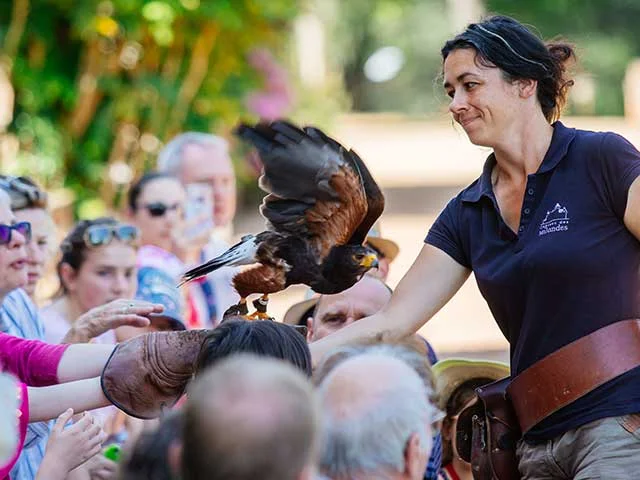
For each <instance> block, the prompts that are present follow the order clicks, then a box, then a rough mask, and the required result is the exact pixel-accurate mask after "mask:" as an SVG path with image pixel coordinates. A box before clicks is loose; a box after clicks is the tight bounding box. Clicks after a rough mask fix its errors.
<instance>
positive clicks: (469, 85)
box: [464, 82, 478, 90]
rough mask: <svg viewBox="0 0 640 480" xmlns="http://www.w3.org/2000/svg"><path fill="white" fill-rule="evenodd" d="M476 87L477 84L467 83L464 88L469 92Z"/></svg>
mask: <svg viewBox="0 0 640 480" xmlns="http://www.w3.org/2000/svg"><path fill="white" fill-rule="evenodd" d="M476 85H478V84H477V83H476V82H466V83H465V84H464V88H466V89H467V90H471V89H472V88H473V87H475V86H476Z"/></svg>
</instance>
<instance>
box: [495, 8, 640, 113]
mask: <svg viewBox="0 0 640 480" xmlns="http://www.w3.org/2000/svg"><path fill="white" fill-rule="evenodd" d="M486 3H487V9H488V10H489V11H491V12H500V13H501V14H504V15H510V16H513V17H514V18H517V19H518V20H520V21H521V22H524V23H527V24H530V25H535V27H536V29H537V30H538V31H539V32H540V34H541V35H542V37H543V38H545V39H549V38H554V37H558V36H561V37H562V38H565V39H567V40H569V41H571V42H573V43H575V44H576V46H577V47H578V55H579V62H580V63H579V65H580V66H581V68H582V69H583V70H585V71H587V72H588V73H589V74H590V76H591V77H592V78H593V79H594V80H595V87H596V88H595V109H594V113H597V114H600V115H621V114H622V113H623V96H622V93H623V92H622V81H623V78H624V73H625V68H626V66H627V64H628V63H629V61H630V60H631V59H632V58H633V57H636V56H638V55H640V37H639V36H638V34H637V31H638V21H639V20H640V2H637V1H630V0H588V1H583V0H544V1H543V0H540V1H536V2H515V1H513V0H487V2H486ZM576 86H578V85H576Z"/></svg>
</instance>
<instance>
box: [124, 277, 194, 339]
mask: <svg viewBox="0 0 640 480" xmlns="http://www.w3.org/2000/svg"><path fill="white" fill-rule="evenodd" d="M136 298H137V299H138V300H145V301H147V302H151V303H159V304H161V305H163V306H164V310H163V311H162V313H153V314H151V315H149V316H148V318H149V321H150V322H151V325H153V324H154V323H160V322H162V321H164V322H167V323H168V324H169V326H170V328H171V330H186V326H185V323H184V321H183V320H182V304H181V299H180V292H179V291H178V289H177V288H176V286H175V281H173V279H172V278H171V276H170V275H169V274H168V273H166V272H163V271H162V270H160V269H158V268H155V267H142V268H140V269H139V270H138V290H137V292H136Z"/></svg>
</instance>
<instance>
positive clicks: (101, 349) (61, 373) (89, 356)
mask: <svg viewBox="0 0 640 480" xmlns="http://www.w3.org/2000/svg"><path fill="white" fill-rule="evenodd" d="M115 347H116V346H115V345H98V344H95V343H87V344H73V345H69V347H68V348H67V350H66V351H65V352H64V354H63V355H62V358H61V359H60V363H58V383H65V382H73V381H74V380H82V379H85V378H92V377H97V376H99V375H100V374H101V373H102V369H103V368H104V366H105V364H106V363H107V360H108V359H109V356H110V355H111V352H113V349H114V348H115ZM74 410H76V411H77V409H74Z"/></svg>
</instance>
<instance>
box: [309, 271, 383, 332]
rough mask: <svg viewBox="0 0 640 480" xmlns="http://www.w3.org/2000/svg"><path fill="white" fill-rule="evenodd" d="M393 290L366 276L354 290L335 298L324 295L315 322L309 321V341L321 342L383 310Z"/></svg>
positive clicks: (316, 311) (320, 300)
mask: <svg viewBox="0 0 640 480" xmlns="http://www.w3.org/2000/svg"><path fill="white" fill-rule="evenodd" d="M390 298H391V289H390V288H389V287H388V286H387V285H386V284H385V283H384V282H383V281H382V280H380V279H379V278H377V277H373V276H371V275H365V276H364V277H362V279H361V280H360V281H359V282H358V283H356V284H355V285H354V286H352V287H351V288H349V289H347V290H345V291H344V292H341V293H337V294H335V295H322V296H320V299H319V300H318V304H317V307H316V309H315V312H314V314H313V318H312V319H309V320H308V321H307V328H308V333H307V340H308V341H310V342H312V341H316V340H320V339H321V338H324V337H326V336H327V335H330V334H332V333H334V332H337V331H338V330H340V329H341V328H344V327H346V326H347V325H350V324H351V323H353V322H357V321H358V320H360V319H362V318H365V317H369V316H371V315H373V314H374V313H377V312H378V311H380V310H381V309H382V307H384V306H385V305H386V304H387V303H388V302H389V299H390Z"/></svg>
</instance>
